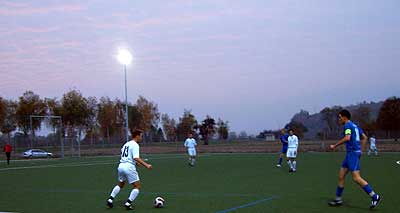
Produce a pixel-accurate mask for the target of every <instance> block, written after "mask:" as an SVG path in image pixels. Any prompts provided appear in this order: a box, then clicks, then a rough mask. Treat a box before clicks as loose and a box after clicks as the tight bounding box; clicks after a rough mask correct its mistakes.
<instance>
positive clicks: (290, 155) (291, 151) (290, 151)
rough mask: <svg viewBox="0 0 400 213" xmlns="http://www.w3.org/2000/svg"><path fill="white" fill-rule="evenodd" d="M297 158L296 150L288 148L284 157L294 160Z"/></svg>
mask: <svg viewBox="0 0 400 213" xmlns="http://www.w3.org/2000/svg"><path fill="white" fill-rule="evenodd" d="M296 156H297V149H296V148H288V150H287V152H286V157H288V158H295V157H296Z"/></svg>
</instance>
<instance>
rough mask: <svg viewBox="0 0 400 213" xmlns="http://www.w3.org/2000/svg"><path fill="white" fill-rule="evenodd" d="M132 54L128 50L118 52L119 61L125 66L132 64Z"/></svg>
mask: <svg viewBox="0 0 400 213" xmlns="http://www.w3.org/2000/svg"><path fill="white" fill-rule="evenodd" d="M132 58H133V57H132V54H131V53H130V52H129V51H128V50H124V49H121V50H119V51H118V55H117V59H118V61H119V62H120V63H121V64H123V65H125V66H126V65H129V64H130V63H131V62H132Z"/></svg>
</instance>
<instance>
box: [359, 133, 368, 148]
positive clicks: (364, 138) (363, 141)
mask: <svg viewBox="0 0 400 213" xmlns="http://www.w3.org/2000/svg"><path fill="white" fill-rule="evenodd" d="M367 143H368V137H367V135H365V134H364V133H362V134H361V148H362V149H364V150H366V149H367V145H368V144H367Z"/></svg>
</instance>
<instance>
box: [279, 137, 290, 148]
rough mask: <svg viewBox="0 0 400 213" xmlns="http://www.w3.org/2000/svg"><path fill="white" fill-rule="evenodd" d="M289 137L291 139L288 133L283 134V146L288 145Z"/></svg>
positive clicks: (281, 138)
mask: <svg viewBox="0 0 400 213" xmlns="http://www.w3.org/2000/svg"><path fill="white" fill-rule="evenodd" d="M288 139H289V135H288V134H283V135H281V137H280V140H281V143H282V146H283V147H288Z"/></svg>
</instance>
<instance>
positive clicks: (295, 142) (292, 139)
mask: <svg viewBox="0 0 400 213" xmlns="http://www.w3.org/2000/svg"><path fill="white" fill-rule="evenodd" d="M298 146H299V139H298V138H297V136H296V135H292V136H289V138H288V148H293V149H297V147H298Z"/></svg>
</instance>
